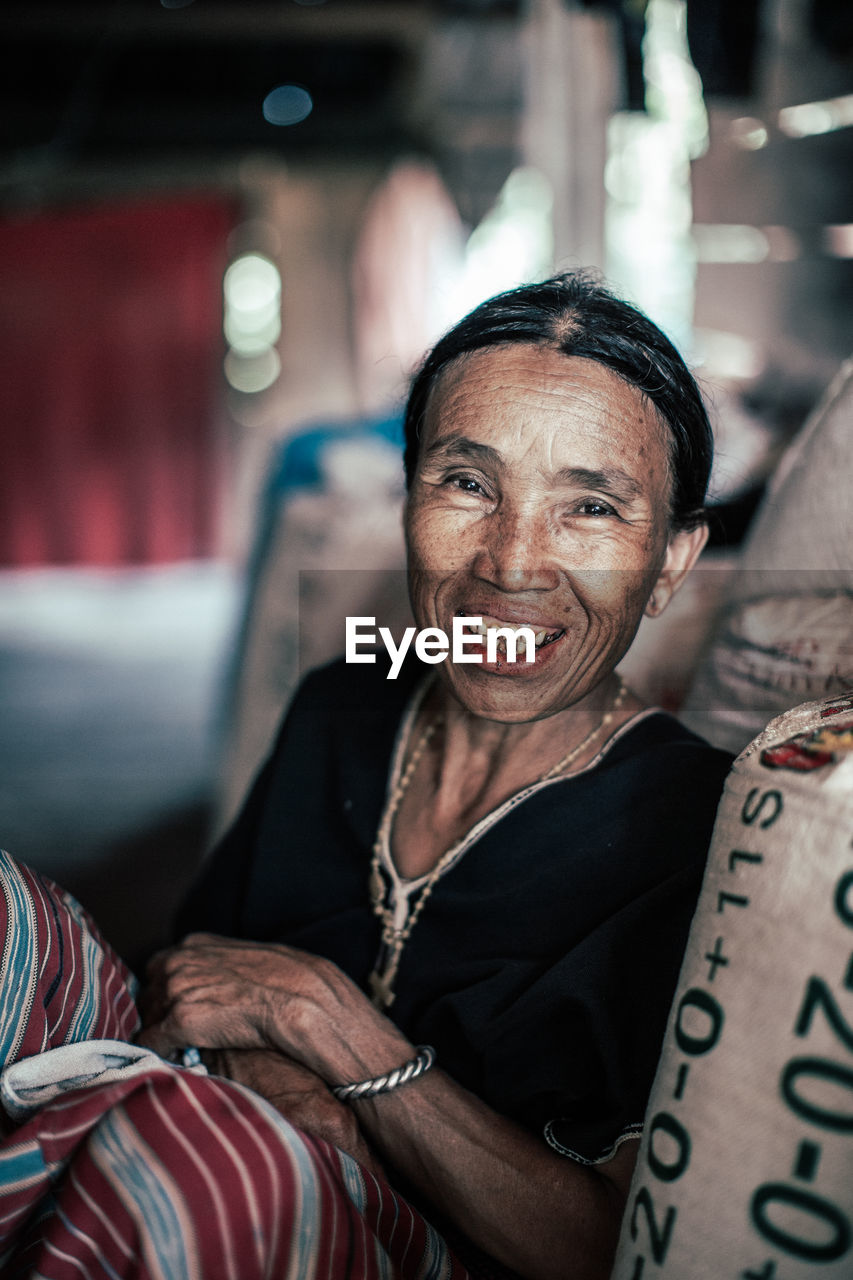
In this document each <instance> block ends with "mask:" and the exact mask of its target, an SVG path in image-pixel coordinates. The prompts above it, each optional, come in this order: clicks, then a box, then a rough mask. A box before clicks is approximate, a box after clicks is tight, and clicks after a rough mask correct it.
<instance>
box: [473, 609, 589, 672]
mask: <svg viewBox="0 0 853 1280" xmlns="http://www.w3.org/2000/svg"><path fill="white" fill-rule="evenodd" d="M522 627H529V628H530V630H531V631H532V632H533V637H534V643H535V646H536V652H537V653H538V652H539V650H540V649H544V648H545V647H546V646H547V645H549V644H554V643H555V641H557V640H559V639H560V637H561V636H564V635H565V634H566V631H565V628H564V627H558V628H557V629H556V630H553V631H549V630H547V628H545V627H535V626H534V625H533V623H530V622H518V623H513V622H501V621H500V619H499V618H488V617H483V618H482V621H481V623H480V625H479V626H474V625H473V624H470V623H469V624H468V626H466V628H465V630H466V633H467V634H468V635H471V636H475V635H477V634H478V633H479V634H480V635H481V636H482V637H483V643H484V644H486V643H487V642H488V638H489V632H495V633H496V635H495V649H496V653H497V654H498V655H499V656H500V657H504V658H505V657H506V652H507V644H506V641H507V637H506V633H507V632H508V631H515V632H516V633H517V632H519V631H520V630H521V629H522ZM515 653H516V661H523V660H524V659H523V657H522V655H523V654H525V653H526V646H525V645H524V644H523V637H519V638H518V639H517V640H516V646H515Z"/></svg>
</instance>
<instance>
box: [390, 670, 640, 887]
mask: <svg viewBox="0 0 853 1280" xmlns="http://www.w3.org/2000/svg"><path fill="white" fill-rule="evenodd" d="M618 691H619V682H618V680H617V678H616V677H612V678H610V679H608V680H606V681H604V682H602V685H601V686H599V687H598V688H596V689H595V690H593V691H592V693H590V694H589V695H588V696H587V697H586V698H585V699H584V700H583V702H582V703H578V704H576V705H575V706H572V707H569V708H567V709H566V710H565V711H562V712H558V713H557V714H556V715H554V716H549V717H548V718H547V719H545V720H540V721H533V722H530V723H524V724H502V723H499V722H497V721H492V720H484V719H481V718H480V717H477V716H472V715H471V714H470V713H469V712H467V711H466V710H465V708H464V707H463V706H462V705H461V704H460V703H459V702H457V700H456V699H455V698H454V697H453V695H452V694H451V693H449V692H448V691H447V690H446V689H445V688H444V687H443V686H442V685H437V686H434V687H433V689H431V690H430V692H429V693H428V695H427V696H426V698H425V699H424V704H423V706H422V707H421V710H420V713H419V715H418V716H417V718H416V722H415V725H414V728H413V732H412V734H411V739H410V742H409V744H408V753H407V758H408V755H410V754H411V752H412V750H414V748H415V745H416V744H417V742H418V741H419V740H420V738H421V736H422V734H423V732H424V730H425V729H426V727H427V726H428V725H430V724H434V725H436V728H435V731H434V732H433V733H432V735H431V737H430V741H429V744H428V746H427V748H426V750H425V751H424V754H423V758H422V759H421V760H420V762H419V764H418V767H417V769H416V771H415V773H414V775H413V777H412V779H411V783H410V785H409V787H408V790H407V794H406V795H405V797H404V798H403V801H402V804H401V806H400V810H399V812H398V815H397V821H396V822H395V824H394V832H393V839H392V847H393V850H394V857H395V861H396V863H397V867H398V870H399V871H400V873H401V875H403V876H406V877H409V878H414V877H416V876H418V875H422V874H424V873H425V872H426V871H429V870H430V868H431V867H432V866H434V865H435V862H436V861H437V860H438V858H440V857H441V855H442V854H443V853H444V852H445V851H446V850H447V849H448V848H449V847H450V846H451V845H453V844H454V843H456V842H457V841H458V840H460V839H461V838H462V837H463V836H464V835H465V834H466V833H467V832H468V831H469V830H470V829H471V827H473V826H474V825H475V823H477V822H479V821H480V819H481V818H483V817H485V816H486V814H488V813H491V812H492V810H494V809H496V808H498V806H499V805H501V804H503V803H504V801H505V800H507V799H509V797H510V796H513V795H515V794H516V793H517V792H518V791H521V790H523V789H524V788H525V787H527V786H530V785H531V784H533V783H535V782H538V781H539V780H540V779H541V778H542V777H543V776H545V775H546V774H548V772H549V771H550V770H551V769H553V768H554V767H555V766H557V765H559V763H560V762H561V761H562V760H564V759H565V758H566V757H567V756H571V760H570V762H569V763H567V764H566V769H567V770H568V769H571V770H572V771H574V770H576V769H579V768H583V766H584V765H585V764H587V763H588V762H589V761H590V760H591V759H592V758H593V757H594V756H595V755H596V753H597V752H598V751H599V750H600V748H601V745H602V743H603V742H604V741H605V740H606V737H607V736H608V735H609V734H610V733H612V731H613V729H614V728H616V727H618V725H619V724H620V723H622V722H623V721H624V720H626V719H628V718H629V717H630V716H631V715H633V714H634V713H635V712H636V711H637V710H638V709H639V707H640V703H639V702H638V701H637V699H636V698H634V697H633V695H629V696H628V697H627V698H625V699H624V701H623V703H622V704H621V705H620V706H619V708H618V710H617V711H616V713H615V714H614V715H613V716H612V719H611V720H610V721H609V722H608V723H607V724H606V725H604V724H603V723H602V722H603V721H604V720H605V717H607V715H608V712H609V711H610V710H611V708H612V707H613V703H614V699H615V698H616V696H617V694H618ZM598 730H601V732H597V731H598ZM577 748H580V750H579V751H577V754H576V755H574V754H573V753H574V752H575V750H576V749H577Z"/></svg>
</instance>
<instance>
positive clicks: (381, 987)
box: [367, 676, 628, 1009]
mask: <svg viewBox="0 0 853 1280" xmlns="http://www.w3.org/2000/svg"><path fill="white" fill-rule="evenodd" d="M627 692H628V687H627V685H626V684H625V681H624V680H623V679H622V677H621V676H620V677H619V685H618V687H617V690H616V694H615V697H614V698H613V701H612V702H611V704H610V706H609V707H608V709H607V711H606V712H605V713H604V714H603V715H602V717H601V719H600V720H599V721H598V723H597V724H595V725H594V726H593V728H592V729H590V731H589V733H588V734H587V735H586V737H585V738H583V739H582V741H581V742H579V743H578V744H577V746H576V747H572V749H571V751H569V752H568V753H567V754H566V755H564V756H563V758H562V759H561V760H558V761H557V763H556V764H555V765H553V766H552V767H551V768H550V769H548V770H547V771H546V772H545V773H543V774H541V775H540V777H539V778H537V779H536V782H535V783H534V784H533V785H534V786H536V785H538V784H539V783H540V782H547V781H548V780H549V779H550V778H556V777H557V776H558V775H559V774H561V773H562V772H563V771H564V770H565V769H568V767H569V765H570V764H572V763H573V762H574V761H575V760H576V759H577V758H578V756H579V755H580V754H581V752H582V751H584V750H585V749H586V748H587V747H588V746H589V745H590V743H591V742H592V741H593V740H594V739H595V738H597V737H598V735H599V734H600V733H602V732H603V731H604V730H605V729H606V728H607V727H608V725H609V724H610V723H611V722H612V720H613V718H614V717H615V715H616V714H617V712H618V711H619V709H620V707H621V706H622V703H623V702H624V701H625V696H626V694H627ZM441 724H442V717H440V716H436V717H435V718H434V719H433V720H431V721H430V722H429V723H428V724H427V725H426V727H425V729H424V731H423V733H422V734H421V736H420V738H419V739H418V742H417V744H416V745H415V748H414V750H413V751H412V754H411V756H410V757H409V761H408V764H407V765H406V768H405V769H404V771H403V773H402V774H401V776H400V778H399V779H398V781H397V784H396V786H395V787H394V790H393V791H392V792H391V794H390V796H389V797H388V800H387V802H386V804H385V809H384V811H383V813H382V817H381V818H380V820H379V827H378V830H377V832H376V839H375V841H374V843H373V855H372V857H371V859H370V879H369V882H368V885H369V890H370V903H371V906H372V908H373V911H374V914H375V915H377V916H378V917H379V919H380V921H381V922H382V950H381V952H380V954H379V958H378V959H377V962H376V965H375V966H374V969H373V972H372V973H371V974H370V977H369V978H368V980H367V985H368V987H369V989H370V998H371V1000H372V1001H373V1003H374V1004H375V1005H376V1006H377V1008H379V1009H390V1007H391V1005H392V1004H393V1003H394V998H395V993H394V989H393V988H394V982H395V980H396V977H397V970H398V969H399V967H400V957H401V956H402V954H403V948H404V947H405V945H406V943H407V942H408V940H409V935H410V934H411V932H412V930H413V929H414V927H415V925H416V924H417V922H418V918H419V916H420V914H421V912H422V911H423V909H424V907H425V906H426V904H427V902H428V900H429V898H430V895H431V894H432V891H433V889H434V888H435V886H436V884H437V883H438V881H439V879H440V878H441V875H442V872H443V871H444V869H445V867H447V866H448V865H449V864H450V863H451V862H452V861H453V859H454V858H455V857H456V854H457V852H458V850H459V848H460V846H461V845H462V843H463V841H464V839H465V837H463V838H462V839H461V840H457V841H455V842H454V843H453V844H452V845H451V846H450V848H449V849H447V850H446V851H445V852H444V853H443V854H442V855H441V857H440V858H439V859H438V861H437V862H436V864H435V866H434V867H433V868H432V869H431V871H430V872H429V874H428V875H427V877H426V880H425V881H424V884H423V886H422V887H421V889H420V895H419V897H418V900H417V902H416V903H415V904H414V906H413V907H412V908H411V910H410V911H409V913H408V916H407V918H406V922H405V924H404V925H403V926H402V928H397V927H396V926H395V924H394V914H393V912H392V910H391V908H390V907H389V906H388V905H387V902H386V899H387V897H388V887H386V883H385V877H384V876H383V874H382V853H383V850H384V849H386V848H387V849H388V850H389V851H390V848H391V830H392V828H393V825H394V819H395V818H396V816H397V810H398V809H399V808H400V804H401V802H402V799H403V796H404V795H405V794H406V791H407V790H408V787H409V783H410V782H411V781H412V778H413V776H414V773H415V769H417V767H418V764H419V762H420V759H421V756H422V755H423V753H424V751H426V749H427V747H428V746H429V743H430V740H431V739H432V737H433V735H434V733H435V732H436V730H437V729H438V728H439V727H440V725H441Z"/></svg>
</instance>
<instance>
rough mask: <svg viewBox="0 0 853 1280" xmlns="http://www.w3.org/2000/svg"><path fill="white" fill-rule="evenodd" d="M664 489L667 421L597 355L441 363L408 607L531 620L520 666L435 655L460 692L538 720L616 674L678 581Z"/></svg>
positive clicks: (488, 354)
mask: <svg viewBox="0 0 853 1280" xmlns="http://www.w3.org/2000/svg"><path fill="white" fill-rule="evenodd" d="M669 500H670V479H669V466H668V433H667V428H666V427H665V425H664V424H663V423H662V422H661V421H660V419H659V418H658V416H657V413H656V411H655V409H654V406H652V405H651V404H650V403H649V402H647V401H646V400H645V399H644V397H643V396H642V394H641V393H640V392H639V391H638V390H637V389H636V388H634V387H632V386H630V385H629V384H627V383H625V382H623V381H622V380H621V379H620V378H618V377H617V376H616V375H615V374H614V373H611V372H610V370H608V369H607V368H605V367H604V366H602V365H599V364H597V363H595V362H594V361H592V360H588V359H583V358H579V357H569V356H565V355H562V354H560V353H559V352H556V351H554V350H552V349H550V348H545V347H536V346H532V345H531V346H527V345H507V346H502V347H495V348H491V349H487V350H483V351H477V352H474V353H472V354H470V355H468V356H464V357H462V358H460V359H459V360H457V361H455V362H454V364H453V365H451V366H449V367H448V368H447V369H446V370H445V372H444V373H443V374H442V376H441V378H440V380H439V382H438V384H437V385H436V387H435V388H434V389H433V393H432V396H431V399H430V402H429V406H428V410H427V417H426V423H425V430H424V437H423V440H422V442H421V452H420V458H419V461H418V466H417V470H416V473H415V476H414V480H413V484H412V488H411V492H410V496H409V501H408V506H407V511H406V538H407V545H408V555H409V584H410V594H411V598H412V606H413V609H414V613H415V620H416V622H417V624H418V627H421V628H423V627H440V628H441V629H442V630H443V631H444V632H446V633H447V635H448V636H449V635H451V633H452V628H453V618H454V617H457V616H465V617H472V616H473V617H483V618H484V619H486V620H487V623H488V622H492V623H493V624H494V625H498V624H510V625H513V624H514V625H515V626H516V627H518V626H522V625H527V626H530V627H532V628H533V630H534V631H535V632H536V633H537V648H536V654H535V661H533V662H531V663H528V662H526V661H525V660H524V653H525V650H524V647H523V646H520V648H519V660H518V661H516V662H514V663H511V662H508V661H507V659H506V655H502V654H501V653H500V652H498V655H497V661H495V662H493V663H491V664H488V663H485V662H483V663H481V664H467V663H466V664H464V665H463V664H460V663H453V662H451V661H449V660H448V661H446V662H443V663H441V664H440V666H439V667H437V668H436V669H437V670H438V672H439V673H440V675H441V676H442V678H443V679H445V680H446V681H448V682H449V683H450V686H451V688H452V690H453V692H454V693H455V695H456V696H457V698H458V699H459V700H460V701H461V702H462V704H463V705H464V706H466V707H467V708H468V709H469V710H470V711H471V712H473V713H474V714H476V715H480V716H483V717H485V718H488V719H493V720H499V721H504V722H508V723H517V722H523V721H530V720H539V719H542V718H544V717H546V716H549V715H554V714H556V713H557V712H559V711H561V710H564V709H565V708H567V707H569V706H571V705H572V704H573V703H575V702H577V701H578V700H579V699H581V698H582V697H584V695H585V694H587V693H589V692H590V691H591V690H592V689H593V688H594V687H595V686H596V685H597V684H598V683H599V681H600V680H601V679H602V678H603V677H604V676H605V675H607V674H608V673H609V672H610V671H612V669H613V667H614V666H615V665H616V663H617V662H618V661H619V659H620V658H621V657H622V655H623V654H624V653H625V651H626V649H627V648H628V646H629V645H630V643H631V641H632V639H633V637H634V634H635V632H636V629H637V627H638V625H639V622H640V618H641V617H642V614H643V611H644V608H645V607H646V604H647V602H648V600H649V597H650V595H651V593H652V591H653V590H654V589H655V588H656V587H657V588H658V590H659V592H660V594H661V596H664V597H668V594H671V587H669V586H668V578H669V577H672V576H673V571H672V564H673V563H674V560H673V549H674V548H676V547H677V546H678V543H679V539H681V538H683V537H685V536H689V535H681V534H678V535H676V536H675V538H673V539H670V537H669V523H668V514H669ZM675 559H676V560H677V559H678V556H677V555H676V557H675ZM664 603H665V600H664ZM470 652H473V653H476V652H477V650H476V649H474V650H470Z"/></svg>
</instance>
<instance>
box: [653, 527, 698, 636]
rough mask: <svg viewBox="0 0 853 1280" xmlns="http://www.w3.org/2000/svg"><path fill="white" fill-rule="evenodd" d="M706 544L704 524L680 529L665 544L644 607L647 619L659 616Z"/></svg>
mask: <svg viewBox="0 0 853 1280" xmlns="http://www.w3.org/2000/svg"><path fill="white" fill-rule="evenodd" d="M707 541H708V526H707V524H705V523H704V522H703V523H702V524H699V525H697V526H696V528H695V529H681V530H679V532H678V533H674V534H673V535H672V537H671V538H670V540H669V543H668V544H667V548H666V555H665V557H664V562H663V568H662V569H661V571H660V573H659V574H658V579H657V582H656V583H655V585H654V589H653V591H652V594H651V595H650V596H649V599H648V601H647V603H646V608H645V613H646V616H647V617H649V618H657V617H659V616H660V614H662V613H663V611H664V609H665V608H666V606H667V605H668V604H669V602H670V600H671V599H672V597H673V596H674V595H675V593H676V591H677V590H678V588H679V587H680V586H681V584H682V582H683V581H684V579H685V578H686V576H687V574H688V573H689V572H690V570H691V569H692V568H693V566H694V564H695V563H696V561H697V560H698V559H699V554H700V552H701V551H702V548H703V547H704V545H705V543H706V542H707Z"/></svg>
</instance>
